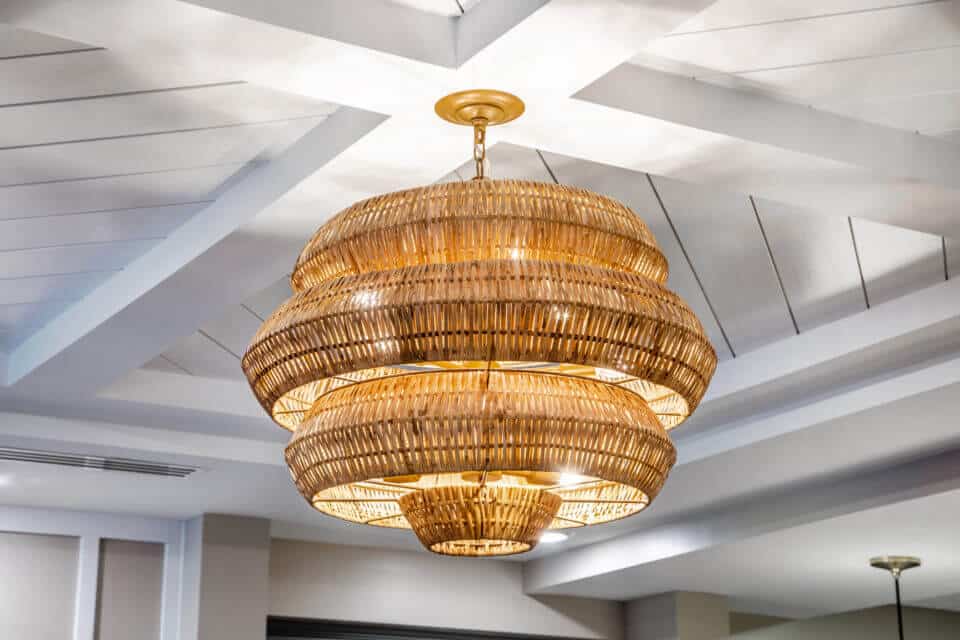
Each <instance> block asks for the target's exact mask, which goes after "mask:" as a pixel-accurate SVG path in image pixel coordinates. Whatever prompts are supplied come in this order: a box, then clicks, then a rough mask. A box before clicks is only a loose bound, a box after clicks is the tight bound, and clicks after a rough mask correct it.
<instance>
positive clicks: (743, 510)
mask: <svg viewBox="0 0 960 640" xmlns="http://www.w3.org/2000/svg"><path fill="white" fill-rule="evenodd" d="M958 488H960V450H957V449H953V450H949V451H946V452H941V453H937V454H934V455H930V456H927V457H922V458H919V459H914V460H912V461H909V462H904V463H900V464H895V465H892V466H885V467H879V468H874V469H871V470H870V471H867V472H863V471H858V472H857V473H852V474H847V475H845V476H844V477H839V478H838V477H832V478H829V479H826V480H819V481H815V482H808V483H805V484H801V485H796V486H793V487H790V488H789V489H785V490H780V491H776V492H774V493H772V494H767V495H764V496H763V497H761V498H753V499H746V500H742V501H739V502H736V503H732V504H725V505H723V506H722V507H717V508H715V509H712V510H707V511H703V512H700V513H698V514H696V515H692V516H689V517H686V518H681V519H678V520H676V521H674V522H671V523H668V524H664V525H662V526H658V527H653V528H650V529H647V530H643V531H638V532H636V533H633V534H629V535H626V536H623V537H620V538H614V539H612V540H607V541H605V542H599V543H596V544H592V545H589V546H585V547H581V548H577V549H572V550H569V551H566V552H564V553H562V554H555V555H551V556H547V557H545V558H541V559H538V560H532V561H530V562H528V563H526V564H525V565H524V591H525V592H526V593H528V594H532V595H537V594H544V595H545V594H556V595H589V594H593V595H596V594H597V592H598V591H599V590H602V584H601V585H600V587H599V588H596V587H597V585H596V584H594V585H591V582H594V581H596V582H597V583H602V580H603V579H604V578H605V577H611V576H612V575H613V574H616V573H618V572H629V573H630V574H631V575H636V576H637V579H636V580H633V581H632V582H633V583H635V584H636V585H637V586H636V589H637V591H636V593H623V592H622V591H619V592H618V595H617V599H624V598H631V597H636V596H638V595H643V594H645V593H646V594H649V593H652V591H650V589H651V585H647V584H644V582H643V580H642V579H641V577H640V574H639V572H638V571H639V570H641V569H642V567H643V566H644V565H651V564H653V563H656V562H660V561H664V560H667V559H669V558H674V557H677V556H680V555H683V554H688V553H693V552H696V551H702V550H704V549H708V548H711V547H716V546H719V545H723V544H726V543H730V542H734V541H737V540H743V539H746V538H752V537H755V536H759V535H763V534H766V533H771V532H774V531H779V530H783V529H789V528H793V527H797V526H800V525H803V524H808V523H812V522H818V521H821V520H826V519H829V518H835V517H838V516H842V515H846V514H849V513H856V512H859V511H864V510H867V509H871V508H874V507H880V506H885V505H889V504H893V503H896V502H902V501H906V500H912V499H916V498H918V497H923V496H929V495H935V494H938V493H943V492H947V491H953V490H956V489H958ZM639 517H642V515H641V516H639ZM592 586H593V587H595V588H593V589H591V587H592ZM655 588H656V587H655V585H654V586H653V589H654V590H655Z"/></svg>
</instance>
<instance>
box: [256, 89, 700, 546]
mask: <svg viewBox="0 0 960 640" xmlns="http://www.w3.org/2000/svg"><path fill="white" fill-rule="evenodd" d="M437 110H438V113H440V114H441V115H442V116H443V117H445V118H446V119H449V120H451V121H455V122H458V123H463V122H466V123H468V124H472V125H473V126H474V129H475V143H476V144H475V150H474V155H475V160H476V161H477V167H478V178H477V179H475V180H472V181H467V182H453V183H446V184H440V185H434V186H428V187H422V188H418V189H410V190H407V191H400V192H396V193H392V194H386V195H382V196H378V197H375V198H371V199H369V200H365V201H363V202H360V203H357V204H355V205H353V206H352V207H350V208H348V209H347V210H345V211H343V212H341V213H340V214H338V215H337V216H335V217H334V218H333V219H332V220H330V221H329V222H328V223H327V224H325V225H324V226H323V227H321V228H320V229H319V230H318V231H317V233H316V234H315V235H314V237H313V239H311V240H310V242H309V243H308V244H307V246H306V247H305V248H304V250H303V252H302V253H301V255H300V257H299V259H298V260H297V264H296V267H295V269H294V272H293V275H292V276H291V285H292V287H293V290H294V292H295V293H294V295H293V297H292V298H290V300H288V301H287V302H286V303H284V304H283V305H281V306H280V307H279V308H278V309H277V310H276V311H275V312H274V313H273V314H272V315H271V316H270V318H269V319H268V320H267V321H266V322H265V323H264V325H263V326H262V327H261V329H260V330H259V331H258V333H257V334H256V336H254V339H253V342H252V343H251V346H250V348H249V349H248V351H247V353H246V354H245V356H244V359H243V368H244V372H245V373H246V375H247V378H248V380H249V381H250V385H251V387H252V389H253V391H254V393H255V394H256V396H257V398H258V400H259V401H260V403H261V404H262V405H263V407H264V408H265V409H266V410H267V411H268V412H269V413H270V415H271V416H272V417H273V418H274V420H275V421H276V422H277V423H279V424H280V425H281V426H283V427H285V428H287V429H289V430H291V431H293V436H292V438H291V441H290V444H289V446H288V447H287V451H286V458H287V463H288V465H289V466H290V469H291V472H292V473H293V477H294V481H295V483H296V485H297V487H298V489H299V490H300V492H301V493H302V494H303V495H304V497H305V498H306V499H307V500H308V501H309V502H310V503H311V504H313V505H314V506H315V507H316V508H317V509H318V510H320V511H322V512H324V513H327V514H329V515H333V516H336V517H338V518H342V519H345V520H349V521H351V522H358V523H364V524H370V525H375V526H384V527H396V528H413V530H414V532H415V533H416V534H417V536H418V537H419V538H420V540H421V542H423V544H424V545H425V546H426V547H427V548H429V549H431V550H432V551H435V552H438V553H443V554H450V555H468V556H486V555H503V554H509V553H518V552H522V551H526V550H529V549H531V548H533V547H534V546H535V545H536V542H537V539H538V538H539V536H540V534H541V533H542V532H543V530H544V529H546V528H548V527H554V528H559V527H577V526H585V525H589V524H594V523H599V522H606V521H610V520H613V519H617V518H621V517H624V516H627V515H630V514H632V513H636V512H637V511H639V510H641V509H642V508H644V507H645V506H646V505H647V504H649V502H650V501H651V500H653V498H654V497H655V496H656V494H657V493H658V492H659V490H660V488H661V487H662V486H663V483H664V482H665V481H666V477H667V474H668V472H669V470H670V468H671V467H672V466H673V464H674V461H675V458H676V454H675V451H674V448H673V444H672V443H671V441H670V438H669V436H668V435H667V430H669V429H671V428H673V427H675V426H677V425H678V424H680V423H681V422H682V421H683V420H684V419H686V417H687V416H689V415H690V413H692V412H693V410H694V409H695V408H696V406H697V404H698V403H699V401H700V399H701V398H702V397H703V394H704V393H705V391H706V388H707V385H708V384H709V382H710V378H711V376H712V375H713V372H714V369H715V368H716V354H715V352H714V350H713V348H712V346H711V345H710V343H709V341H708V340H707V338H706V336H705V335H704V332H703V328H702V327H701V325H700V323H699V321H698V320H697V318H696V317H695V316H694V314H693V313H692V312H691V311H690V309H689V308H688V307H687V306H686V305H685V304H684V302H683V301H682V300H680V299H679V298H678V297H677V296H676V295H675V294H673V293H672V292H670V291H669V290H668V289H666V288H665V286H664V283H665V281H666V279H667V262H666V260H665V258H664V257H663V255H662V253H661V252H660V250H659V248H658V247H657V244H656V241H655V240H654V238H653V235H652V234H651V233H650V230H649V229H648V228H647V226H646V225H645V224H644V223H643V222H642V221H641V220H640V219H639V218H638V217H637V216H636V215H635V214H634V213H633V212H632V211H630V210H629V209H628V208H627V207H625V206H623V205H622V204H620V203H618V202H616V201H614V200H612V199H610V198H606V197H604V196H600V195H597V194H595V193H592V192H589V191H586V190H583V189H576V188H572V187H566V186H562V185H553V184H543V183H536V182H526V181H517V180H489V179H485V178H484V177H483V167H484V160H485V139H486V133H485V131H486V126H487V125H491V124H499V123H500V122H503V121H508V120H510V119H513V118H514V117H517V116H518V115H519V114H520V113H522V110H523V108H522V102H520V101H519V100H518V99H517V98H515V97H513V96H510V95H509V94H503V93H500V92H486V91H473V92H464V93H462V94H454V95H453V96H448V97H447V98H445V99H443V100H441V101H440V102H439V103H438V104H437Z"/></svg>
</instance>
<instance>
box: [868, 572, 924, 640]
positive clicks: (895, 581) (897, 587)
mask: <svg viewBox="0 0 960 640" xmlns="http://www.w3.org/2000/svg"><path fill="white" fill-rule="evenodd" d="M870 566H871V567H874V568H876V569H883V570H884V571H889V572H890V575H892V576H893V588H894V590H895V591H896V592H897V629H899V631H900V640H903V610H902V608H901V605H900V574H901V573H903V572H904V571H906V570H907V569H913V568H914V567H919V566H920V558H914V557H912V556H878V557H876V558H871V559H870Z"/></svg>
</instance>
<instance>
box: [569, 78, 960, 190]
mask: <svg viewBox="0 0 960 640" xmlns="http://www.w3.org/2000/svg"><path fill="white" fill-rule="evenodd" d="M576 97H577V98H580V99H582V100H588V101H590V102H595V103H598V104H603V105H606V106H609V107H614V108H617V109H623V110H625V111H630V112H632V113H638V114H642V115H645V116H650V117H653V118H657V119H659V120H665V121H668V122H675V123H678V124H682V125H685V126H689V127H695V128H697V129H703V130H705V131H712V132H714V133H719V134H723V135H726V136H730V137H732V138H738V139H741V140H749V141H751V142H757V143H760V144H767V145H771V146H775V147H780V148H783V149H789V150H791V151H797V152H799V153H805V154H809V155H812V156H817V157H821V158H827V159H830V160H836V161H837V162H844V163H847V164H850V165H854V166H858V167H864V168H866V169H870V170H873V171H877V172H880V173H883V174H886V175H889V176H892V177H898V178H910V179H913V180H918V181H922V182H929V183H931V184H939V185H942V186H945V187H948V188H951V189H960V174H958V172H957V171H956V170H955V169H956V167H957V166H960V148H958V147H957V146H956V145H952V144H949V143H947V142H944V141H942V140H938V139H937V138H932V137H929V136H923V135H918V134H916V133H915V132H912V131H904V130H902V129H894V128H892V127H885V126H882V125H877V124H872V123H869V122H863V121H861V120H856V119H854V118H848V117H846V116H842V115H838V114H835V113H830V112H827V111H820V110H818V109H814V108H812V107H810V106H808V105H803V104H797V103H793V102H786V101H782V100H776V99H774V98H770V97H767V96H764V95H761V94H758V93H756V92H749V91H743V90H737V89H732V88H727V87H722V86H719V85H716V84H711V83H709V82H703V81H699V80H697V79H695V78H691V77H688V76H681V75H677V74H673V73H666V72H664V71H659V70H657V69H650V68H646V67H642V66H638V65H635V64H624V65H621V66H619V67H617V68H616V69H614V70H613V71H611V72H610V73H608V74H607V75H605V76H603V77H602V78H600V79H599V80H597V81H596V82H594V83H593V84H591V85H590V86H588V87H587V88H585V89H584V90H582V91H580V92H579V93H578V94H577V95H576Z"/></svg>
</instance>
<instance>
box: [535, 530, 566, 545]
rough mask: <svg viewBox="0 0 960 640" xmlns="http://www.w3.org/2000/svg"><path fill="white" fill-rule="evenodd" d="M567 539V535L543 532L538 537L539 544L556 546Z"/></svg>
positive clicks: (556, 532) (557, 532)
mask: <svg viewBox="0 0 960 640" xmlns="http://www.w3.org/2000/svg"><path fill="white" fill-rule="evenodd" d="M566 539H567V534H565V533H560V532H559V531H544V532H543V535H541V536H540V544H557V543H559V542H563V541H564V540H566Z"/></svg>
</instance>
